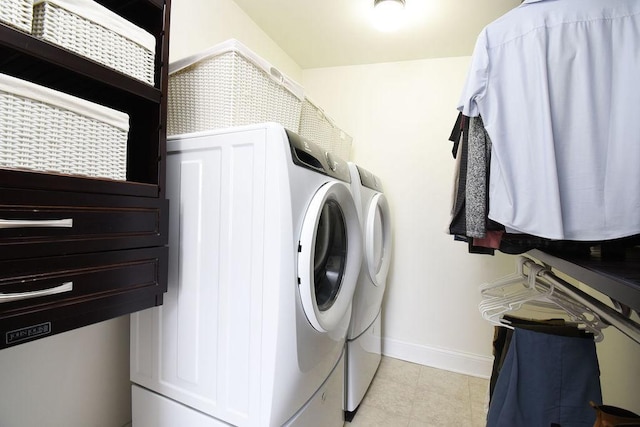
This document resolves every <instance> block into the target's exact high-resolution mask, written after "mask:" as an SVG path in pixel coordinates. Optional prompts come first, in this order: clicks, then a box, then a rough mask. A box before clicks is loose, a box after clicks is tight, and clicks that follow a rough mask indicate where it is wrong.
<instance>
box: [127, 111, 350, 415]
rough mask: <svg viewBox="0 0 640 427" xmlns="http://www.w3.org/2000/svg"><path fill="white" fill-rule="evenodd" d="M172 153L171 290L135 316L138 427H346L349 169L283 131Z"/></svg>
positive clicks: (181, 141) (219, 136) (257, 129)
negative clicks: (345, 375) (344, 405)
mask: <svg viewBox="0 0 640 427" xmlns="http://www.w3.org/2000/svg"><path fill="white" fill-rule="evenodd" d="M167 148H168V157H167V196H168V198H169V200H170V218H169V223H170V226H169V229H170V230H169V283H168V285H169V286H168V287H169V289H168V291H167V293H166V294H165V297H164V304H163V305H162V306H160V307H156V308H152V309H149V310H146V311H142V312H139V313H136V314H134V315H132V316H131V381H132V383H133V384H132V411H133V426H134V427H170V426H171V427H174V426H184V425H188V426H190V427H201V426H228V425H233V426H259V427H263V426H282V425H287V426H304V427H308V426H318V427H320V426H322V427H328V426H342V425H343V422H344V419H343V415H344V414H343V409H342V402H343V395H342V393H343V384H344V362H345V356H344V352H345V341H346V334H347V331H348V327H349V321H350V317H351V310H352V297H353V294H354V290H355V286H356V281H357V278H358V273H359V269H360V265H361V260H362V236H361V232H360V224H359V220H358V214H357V207H356V204H355V202H354V199H353V197H352V194H351V190H350V179H351V178H350V173H349V169H348V165H347V163H346V162H344V161H342V160H340V159H337V158H332V157H331V156H330V155H327V154H326V153H324V152H323V151H322V150H321V149H320V148H319V147H318V146H316V145H314V144H312V143H310V142H309V141H307V140H305V139H303V138H301V137H300V136H298V135H297V134H295V133H293V132H290V131H288V130H286V129H284V128H283V127H282V126H280V125H277V124H275V123H266V124H259V125H251V126H244V127H238V128H229V129H224V130H216V131H210V132H201V133H194V134H188V135H182V136H176V137H172V138H170V139H169V141H168V143H167Z"/></svg>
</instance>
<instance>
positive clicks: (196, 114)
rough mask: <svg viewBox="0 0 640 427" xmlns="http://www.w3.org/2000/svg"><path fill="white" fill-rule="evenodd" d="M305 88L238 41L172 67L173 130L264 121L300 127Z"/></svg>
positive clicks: (172, 132) (170, 109)
mask: <svg viewBox="0 0 640 427" xmlns="http://www.w3.org/2000/svg"><path fill="white" fill-rule="evenodd" d="M303 98H304V95H303V90H302V87H301V86H300V85H298V84H297V83H295V82H294V81H292V80H291V79H289V78H288V77H286V76H285V75H283V74H282V73H281V72H280V71H278V70H277V69H276V68H275V67H273V66H272V65H271V64H269V63H268V62H267V61H265V60H264V59H262V58H260V57H259V56H258V55H256V54H255V53H254V52H252V51H251V50H249V49H248V48H247V47H246V46H244V45H243V44H241V43H240V42H238V41H237V40H233V39H231V40H227V41H226V42H223V43H220V44H218V45H215V46H213V47H212V48H210V49H207V50H205V51H203V52H201V53H198V54H196V55H193V56H190V57H188V58H185V59H182V60H180V61H177V62H174V63H172V64H170V65H169V90H168V98H167V103H168V123H167V134H168V135H177V134H183V133H190V132H198V131H204V130H212V129H219V128H226V127H231V126H240V125H247V124H254V123H262V122H276V123H280V124H281V125H283V126H284V127H285V128H287V129H290V130H292V131H294V132H295V131H297V129H298V125H299V121H300V110H301V108H302V99H303Z"/></svg>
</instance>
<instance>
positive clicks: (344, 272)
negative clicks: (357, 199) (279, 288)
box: [298, 182, 362, 332]
mask: <svg viewBox="0 0 640 427" xmlns="http://www.w3.org/2000/svg"><path fill="white" fill-rule="evenodd" d="M361 242H362V237H361V232H360V225H359V222H358V214H357V211H356V206H355V203H354V201H353V197H352V196H351V192H350V191H349V188H348V187H347V186H346V185H345V184H344V183H342V182H330V183H327V184H324V185H323V186H322V187H320V189H319V190H318V191H317V192H316V194H315V195H314V196H313V198H312V199H311V203H310V204H309V207H308V208H307V212H306V214H305V218H304V222H303V224H302V233H301V235H300V244H299V246H298V282H299V288H300V297H301V299H302V305H303V308H304V312H305V315H306V316H307V319H308V320H309V322H310V323H311V324H312V325H313V327H314V328H315V329H316V330H318V331H320V332H329V331H332V330H334V329H335V328H336V326H337V325H338V324H339V323H340V321H341V320H342V319H343V317H344V316H345V314H346V313H347V310H348V309H349V308H350V307H351V300H352V298H353V292H354V290H355V286H356V281H357V279H358V272H359V270H360V264H361V262H362V243H361Z"/></svg>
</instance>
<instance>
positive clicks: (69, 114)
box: [0, 74, 129, 180]
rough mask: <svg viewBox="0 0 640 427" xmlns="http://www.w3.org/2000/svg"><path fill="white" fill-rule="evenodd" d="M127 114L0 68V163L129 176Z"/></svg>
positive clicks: (77, 173)
mask: <svg viewBox="0 0 640 427" xmlns="http://www.w3.org/2000/svg"><path fill="white" fill-rule="evenodd" d="M128 132H129V116H128V115H127V114H124V113H121V112H119V111H115V110H112V109H110V108H107V107H103V106H101V105H98V104H94V103H92V102H88V101H85V100H82V99H79V98H76V97H73V96H70V95H67V94H65V93H61V92H57V91H54V90H51V89H48V88H45V87H42V86H38V85H36V84H33V83H30V82H26V81H24V80H20V79H17V78H15V77H10V76H7V75H4V74H0V167H4V168H12V169H13V168H18V169H19V168H24V169H30V170H37V171H48V172H58V173H63V174H73V175H86V176H94V177H101V178H111V179H115V180H125V179H126V177H127V135H128Z"/></svg>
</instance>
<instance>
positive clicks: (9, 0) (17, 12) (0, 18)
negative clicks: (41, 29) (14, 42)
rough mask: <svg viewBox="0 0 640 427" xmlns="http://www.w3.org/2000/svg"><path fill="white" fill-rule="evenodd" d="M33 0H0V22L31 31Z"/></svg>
mask: <svg viewBox="0 0 640 427" xmlns="http://www.w3.org/2000/svg"><path fill="white" fill-rule="evenodd" d="M32 20H33V0H0V22H4V23H5V24H8V25H11V26H12V27H14V28H17V29H19V30H22V31H26V32H27V33H30V32H31V21H32Z"/></svg>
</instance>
